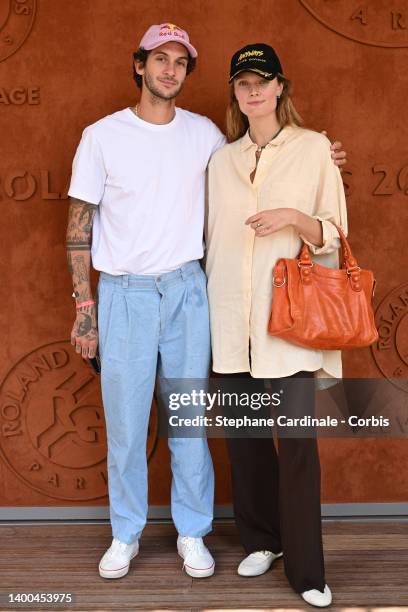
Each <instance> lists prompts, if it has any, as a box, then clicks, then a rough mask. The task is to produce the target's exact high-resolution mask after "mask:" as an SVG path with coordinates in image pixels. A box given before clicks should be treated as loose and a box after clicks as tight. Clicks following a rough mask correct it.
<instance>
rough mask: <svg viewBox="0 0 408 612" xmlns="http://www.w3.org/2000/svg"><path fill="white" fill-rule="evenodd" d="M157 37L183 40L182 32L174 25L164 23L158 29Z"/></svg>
mask: <svg viewBox="0 0 408 612" xmlns="http://www.w3.org/2000/svg"><path fill="white" fill-rule="evenodd" d="M159 36H172V37H174V38H177V37H178V38H183V39H184V38H185V35H184V31H183V30H182V29H181V28H179V26H177V25H175V24H174V23H165V24H164V25H162V27H161V28H160V32H159Z"/></svg>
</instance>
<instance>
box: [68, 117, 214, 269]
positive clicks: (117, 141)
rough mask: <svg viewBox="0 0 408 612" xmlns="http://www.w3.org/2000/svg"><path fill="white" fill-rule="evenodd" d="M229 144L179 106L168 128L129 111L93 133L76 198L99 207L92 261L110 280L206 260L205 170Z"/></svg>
mask: <svg viewBox="0 0 408 612" xmlns="http://www.w3.org/2000/svg"><path fill="white" fill-rule="evenodd" d="M224 144H225V138H224V136H223V134H222V133H221V132H220V130H219V129H218V127H217V126H216V125H215V124H214V123H213V122H212V121H210V119H208V118H207V117H203V116H201V115H197V114H195V113H191V112H189V111H186V110H183V109H181V108H176V114H175V117H174V119H173V120H172V121H171V122H170V123H167V124H165V125H156V124H153V123H148V122H146V121H143V120H142V119H140V118H138V117H136V115H135V114H134V113H133V112H132V111H131V110H130V109H129V108H125V109H124V110H121V111H118V112H117V113H113V115H108V116H107V117H104V118H103V119H101V120H100V121H97V122H96V123H94V124H92V125H90V126H89V127H87V128H86V129H85V130H84V132H83V134H82V139H81V142H80V144H79V146H78V149H77V152H76V155H75V158H74V162H73V167H72V177H71V185H70V188H69V192H68V193H69V195H70V196H72V197H74V198H78V199H80V200H84V201H86V202H90V203H91V204H98V205H99V209H98V211H97V213H96V215H95V218H94V223H93V230H92V263H93V266H94V268H95V269H96V270H101V271H103V272H108V273H109V274H114V275H119V274H160V273H163V272H168V271H171V270H175V269H176V268H178V267H180V266H181V265H183V264H184V263H187V262H188V261H193V260H195V259H200V258H201V257H202V256H203V225H204V200H205V171H206V168H207V165H208V162H209V159H210V157H211V155H212V154H213V153H214V152H215V151H216V150H217V149H219V148H220V147H221V146H223V145H224Z"/></svg>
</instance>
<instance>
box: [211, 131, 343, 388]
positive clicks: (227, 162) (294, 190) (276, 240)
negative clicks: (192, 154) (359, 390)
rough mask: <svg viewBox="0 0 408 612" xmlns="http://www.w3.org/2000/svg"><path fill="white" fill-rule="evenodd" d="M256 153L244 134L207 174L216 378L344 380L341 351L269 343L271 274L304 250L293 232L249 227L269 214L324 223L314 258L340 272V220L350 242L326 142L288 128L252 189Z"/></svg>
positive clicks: (265, 154) (266, 153)
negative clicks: (296, 214) (293, 214)
mask: <svg viewBox="0 0 408 612" xmlns="http://www.w3.org/2000/svg"><path fill="white" fill-rule="evenodd" d="M256 149H257V145H255V144H254V143H253V142H252V140H251V139H250V137H249V135H248V133H246V134H245V135H244V136H243V137H242V138H240V139H239V140H237V141H236V142H234V143H232V144H229V145H226V146H225V147H223V148H222V149H220V150H218V151H217V152H216V153H215V154H214V155H213V157H212V159H211V162H210V165H209V209H208V226H207V263H206V270H207V275H208V297H209V304H210V318H211V336H212V352H213V369H214V371H215V372H221V373H233V372H247V371H249V372H251V375H252V376H253V377H255V378H278V377H283V376H289V375H291V374H294V373H295V372H299V371H301V370H308V371H311V372H317V373H318V374H317V375H318V376H323V377H327V376H329V377H330V376H334V377H338V378H340V377H341V373H342V367H341V353H340V351H322V350H314V349H306V348H302V347H300V346H297V345H295V344H292V343H289V342H287V341H285V340H282V339H280V338H277V337H274V336H269V335H268V332H267V326H268V321H269V314H270V309H271V302H272V297H273V296H272V290H273V287H272V270H273V267H274V265H275V263H276V261H277V259H279V258H280V257H288V258H294V257H297V255H298V254H299V250H300V247H301V244H302V241H301V239H300V237H299V235H298V233H297V232H296V231H295V229H294V228H293V227H292V226H288V227H286V228H284V229H282V230H280V231H278V232H275V233H274V234H271V235H269V236H266V237H263V238H258V237H255V232H254V230H253V229H252V228H251V227H250V226H249V225H245V221H246V219H247V218H248V217H250V216H251V215H254V214H255V213H257V212H259V211H262V210H267V209H273V208H286V207H287V208H296V209H298V210H300V211H302V212H304V213H306V214H308V215H310V216H312V217H314V218H315V219H319V220H320V221H321V222H322V227H323V246H322V247H320V248H319V247H316V246H313V245H311V244H310V243H308V244H309V246H310V248H311V251H312V253H313V259H314V260H315V261H318V262H319V263H321V264H322V265H325V266H328V267H333V268H334V267H337V266H338V248H339V246H340V240H339V237H338V232H337V230H336V228H335V227H334V226H333V225H332V223H330V221H334V222H335V223H336V224H338V225H340V226H341V227H342V228H343V229H344V231H345V232H346V233H347V215H346V203H345V196H344V189H343V183H342V180H341V175H340V172H339V169H338V168H337V167H336V166H335V165H334V163H333V160H332V158H331V155H330V142H329V141H328V140H327V138H326V137H325V136H323V135H321V134H318V133H316V132H313V131H310V130H306V129H303V128H298V127H291V126H287V127H285V128H284V129H283V130H282V131H281V132H280V134H279V135H278V136H277V137H276V138H275V139H274V140H272V141H271V142H270V143H269V144H268V145H267V146H266V148H265V149H264V150H263V151H262V154H261V157H260V159H259V163H258V168H257V171H256V175H255V179H254V182H253V183H251V180H250V174H251V172H252V171H253V170H254V168H255V151H256Z"/></svg>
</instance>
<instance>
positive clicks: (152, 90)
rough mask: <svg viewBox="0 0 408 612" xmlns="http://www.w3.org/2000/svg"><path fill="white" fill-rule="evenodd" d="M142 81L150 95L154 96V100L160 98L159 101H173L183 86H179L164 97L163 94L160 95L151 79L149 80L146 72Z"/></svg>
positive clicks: (149, 77)
mask: <svg viewBox="0 0 408 612" xmlns="http://www.w3.org/2000/svg"><path fill="white" fill-rule="evenodd" d="M143 80H144V83H145V85H146V87H147V89H148V90H149V91H150V93H151V94H153V95H154V96H156V98H160V99H161V100H173V99H174V98H176V97H177V96H178V95H179V93H180V91H181V88H182V87H183V85H180V86H179V87H178V88H177V90H176V91H175V92H173V93H171V94H168V95H166V94H165V93H162V92H161V91H160V90H159V89H157V88H156V86H155V84H154V82H153V79H152V78H151V76H150V74H149V73H148V72H145V74H144V79H143Z"/></svg>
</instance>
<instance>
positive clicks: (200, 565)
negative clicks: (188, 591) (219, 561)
mask: <svg viewBox="0 0 408 612" xmlns="http://www.w3.org/2000/svg"><path fill="white" fill-rule="evenodd" d="M177 552H178V554H179V555H180V557H182V558H183V559H184V564H183V568H184V569H185V570H186V573H187V574H188V575H189V576H192V577H193V578H207V577H208V576H212V575H213V573H214V568H215V562H214V559H213V558H212V556H211V553H210V551H209V550H208V548H207V547H206V546H205V545H204V542H203V539H202V538H190V537H186V536H184V537H183V536H179V537H178V538H177Z"/></svg>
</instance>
